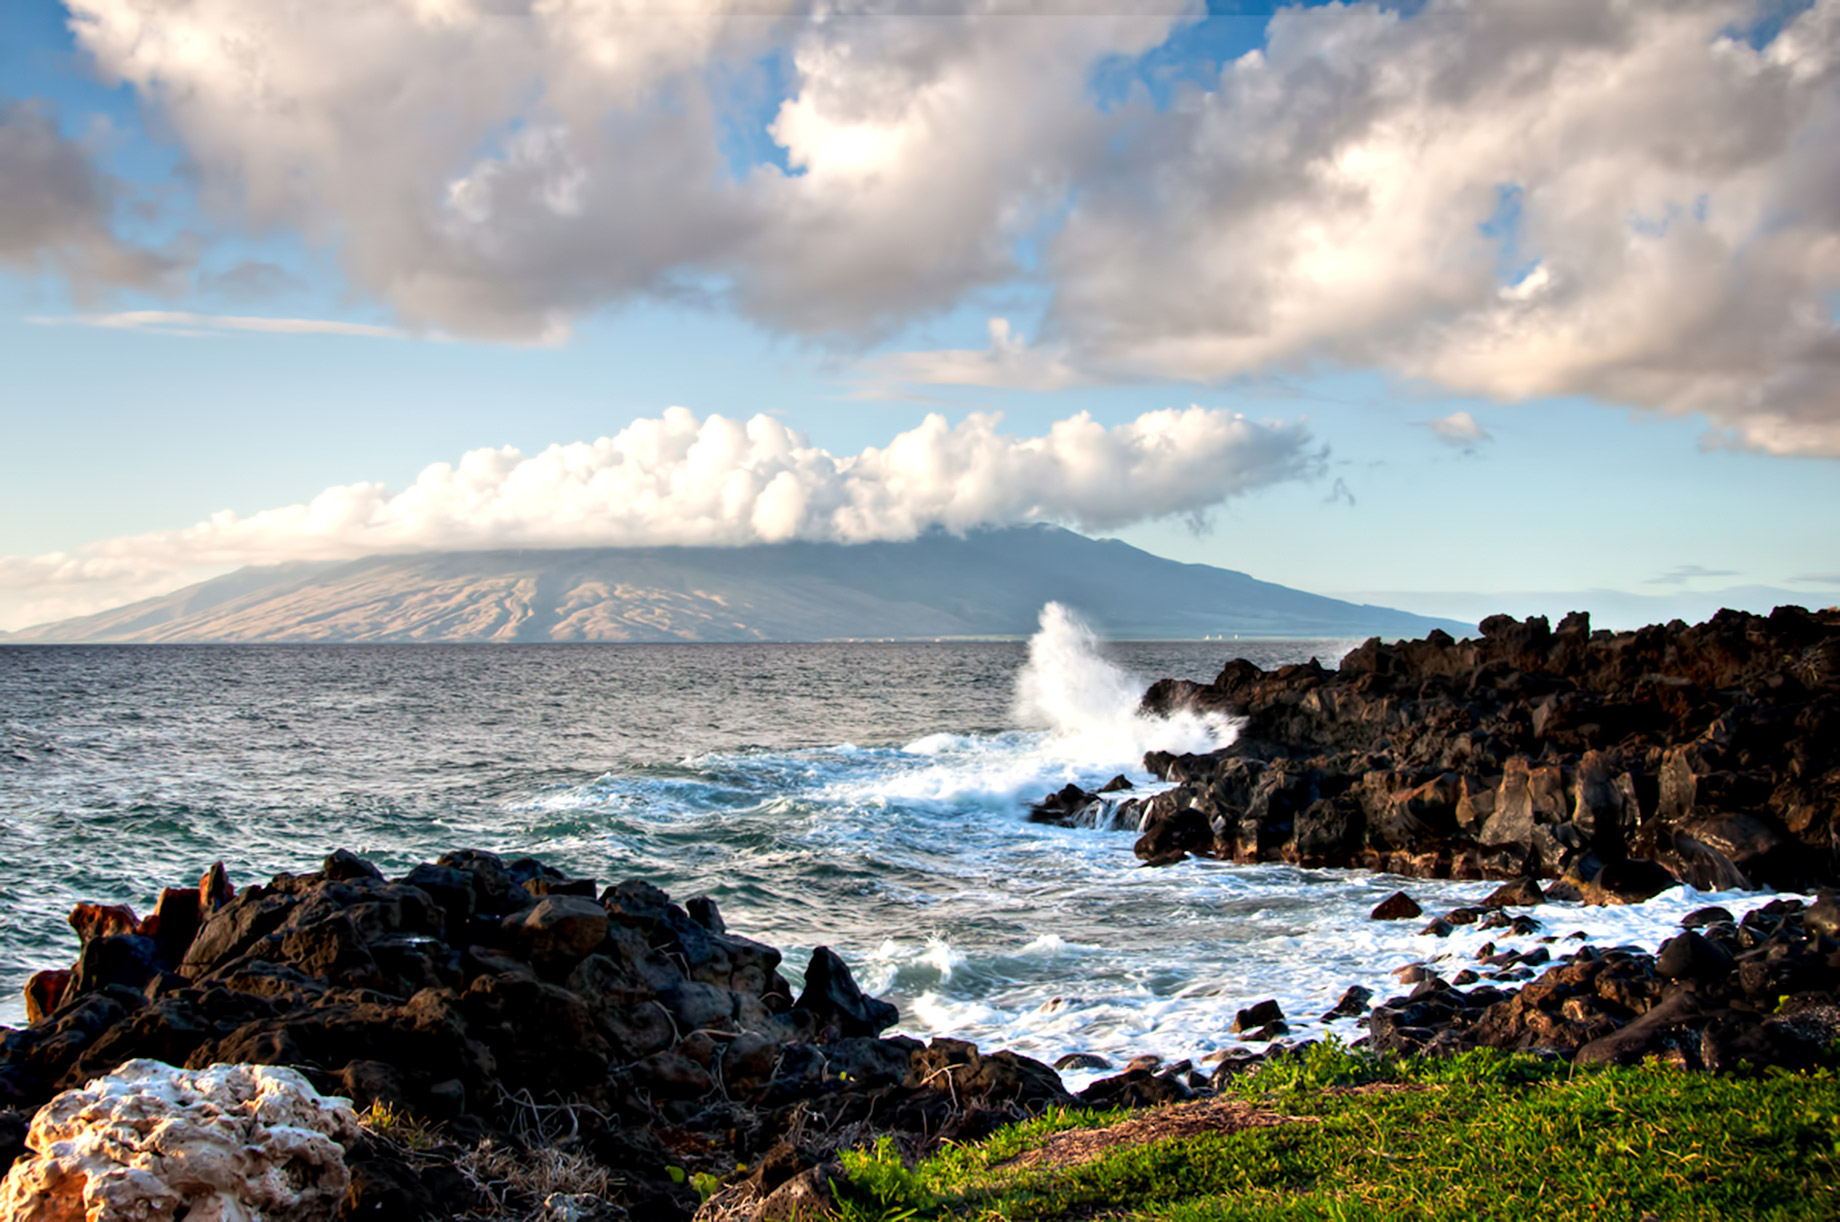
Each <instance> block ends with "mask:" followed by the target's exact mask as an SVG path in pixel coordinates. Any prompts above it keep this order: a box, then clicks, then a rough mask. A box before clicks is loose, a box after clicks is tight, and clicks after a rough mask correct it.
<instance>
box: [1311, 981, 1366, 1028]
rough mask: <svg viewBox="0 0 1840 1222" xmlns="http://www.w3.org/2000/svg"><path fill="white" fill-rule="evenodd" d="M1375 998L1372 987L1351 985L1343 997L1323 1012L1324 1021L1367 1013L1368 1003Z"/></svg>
mask: <svg viewBox="0 0 1840 1222" xmlns="http://www.w3.org/2000/svg"><path fill="white" fill-rule="evenodd" d="M1373 999H1374V991H1373V990H1372V989H1365V988H1362V987H1361V986H1360V985H1358V984H1356V985H1351V986H1349V988H1348V991H1347V992H1345V993H1343V994H1342V999H1341V1000H1340V1001H1338V1002H1336V1003H1335V1005H1334V1006H1332V1007H1331V1008H1330V1009H1328V1010H1327V1011H1325V1012H1324V1013H1323V1016H1322V1021H1323V1022H1325V1023H1326V1022H1332V1021H1334V1020H1335V1019H1338V1018H1353V1017H1354V1016H1356V1015H1357V1014H1365V1013H1366V1012H1367V1003H1368V1002H1370V1001H1372V1000H1373Z"/></svg>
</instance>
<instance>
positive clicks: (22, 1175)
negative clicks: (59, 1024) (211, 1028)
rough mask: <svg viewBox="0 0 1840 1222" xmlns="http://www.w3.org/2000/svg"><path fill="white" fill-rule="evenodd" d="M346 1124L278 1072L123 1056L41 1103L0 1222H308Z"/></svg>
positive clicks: (343, 1184) (287, 1073)
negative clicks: (104, 1071) (106, 1070)
mask: <svg viewBox="0 0 1840 1222" xmlns="http://www.w3.org/2000/svg"><path fill="white" fill-rule="evenodd" d="M357 1137H358V1118H357V1117H356V1116H355V1115H354V1114H353V1113H352V1110H351V1104H350V1103H349V1102H348V1101H347V1100H344V1099H338V1098H330V1097H326V1096H322V1095H321V1094H320V1093H319V1092H318V1091H316V1090H314V1089H313V1087H312V1086H311V1085H309V1084H308V1082H307V1080H306V1079H305V1078H303V1077H301V1076H300V1075H299V1074H298V1073H296V1072H295V1071H293V1070H291V1069H283V1068H278V1067H276V1066H271V1065H213V1066H211V1067H210V1068H209V1069H204V1070H185V1069H174V1068H173V1067H172V1066H171V1065H167V1064H165V1063H164V1062H161V1061H129V1062H127V1063H126V1064H124V1065H122V1066H121V1067H120V1068H119V1069H117V1070H116V1071H115V1072H114V1073H112V1074H110V1075H108V1076H107V1077H103V1078H97V1079H96V1080H95V1081H93V1082H91V1083H90V1084H89V1085H88V1086H86V1087H85V1088H83V1089H82V1090H67V1091H65V1092H64V1093H63V1094H61V1095H59V1096H58V1097H57V1098H55V1099H53V1100H52V1101H51V1102H50V1103H47V1104H46V1105H45V1106H44V1107H42V1108H40V1109H39V1111H38V1115H36V1116H34V1117H33V1118H32V1127H31V1129H30V1130H29V1131H28V1132H27V1134H26V1151H27V1152H26V1155H25V1156H24V1157H23V1158H21V1159H20V1160H19V1161H18V1162H17V1163H15V1164H14V1165H13V1169H12V1170H11V1171H9V1172H7V1176H6V1180H5V1182H4V1183H0V1218H5V1219H8V1220H9V1222H168V1220H171V1219H179V1218H183V1219H184V1220H185V1222H319V1220H321V1219H327V1218H331V1217H332V1216H333V1215H334V1214H336V1213H337V1212H338V1208H339V1203H340V1201H341V1200H343V1198H344V1196H345V1190H346V1189H347V1188H348V1187H349V1186H350V1183H351V1177H350V1174H349V1173H348V1172H347V1171H346V1170H345V1150H344V1146H346V1145H349V1144H350V1143H351V1142H353V1141H355V1140H356V1139H357Z"/></svg>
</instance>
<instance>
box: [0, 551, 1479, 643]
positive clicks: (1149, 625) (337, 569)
mask: <svg viewBox="0 0 1840 1222" xmlns="http://www.w3.org/2000/svg"><path fill="white" fill-rule="evenodd" d="M1050 600H1058V601H1060V602H1062V603H1065V604H1067V605H1068V606H1070V607H1072V608H1074V609H1075V610H1077V611H1078V612H1079V613H1080V614H1081V615H1082V616H1083V617H1084V618H1085V619H1086V620H1087V622H1089V623H1090V624H1092V626H1093V627H1094V629H1095V630H1096V631H1098V632H1100V633H1101V634H1103V635H1105V636H1108V637H1111V638H1113V639H1133V638H1134V639H1152V640H1154V639H1195V638H1200V637H1202V636H1207V635H1218V634H1223V633H1224V634H1228V635H1232V634H1235V633H1237V634H1239V635H1241V636H1247V637H1258V636H1286V637H1366V636H1372V635H1383V636H1422V635H1423V634H1424V633H1426V632H1428V631H1430V630H1431V629H1433V628H1443V629H1445V630H1447V631H1451V632H1455V633H1459V634H1461V633H1463V632H1466V631H1468V630H1469V628H1470V625H1468V624H1464V623H1462V622H1460V621H1455V620H1443V619H1433V618H1429V617H1427V616H1422V615H1413V614H1410V613H1408V612H1404V611H1394V610H1391V609H1388V608H1386V607H1373V606H1366V605H1362V604H1356V603H1349V602H1342V601H1340V600H1339V599H1333V598H1324V597H1322V596H1320V595H1317V594H1306V593H1304V592H1303V591H1301V590H1293V589H1290V588H1288V587H1286V586H1280V585H1274V584H1272V583H1271V582H1267V581H1256V580H1254V579H1253V578H1251V577H1248V576H1247V575H1246V574H1244V573H1236V572H1233V571H1231V570H1228V569H1218V568H1213V567H1211V566H1208V565H1202V564H1180V563H1177V562H1176V561H1173V560H1165V559H1163V558H1161V557H1159V556H1153V555H1151V554H1150V553H1148V552H1144V551H1139V550H1138V549H1137V548H1134V547H1131V546H1129V545H1128V544H1125V543H1121V542H1119V541H1117V540H1115V539H1102V540H1095V539H1088V538H1085V537H1084V536H1082V535H1077V534H1074V533H1072V532H1071V531H1066V530H1061V529H1059V528H1057V527H1051V526H1027V527H1015V528H1010V529H1005V530H988V531H980V532H976V533H973V534H970V535H967V536H964V537H962V538H960V537H956V536H951V535H944V534H936V535H927V536H923V537H921V538H919V539H914V540H911V541H909V542H904V543H860V544H853V545H844V544H836V543H781V544H772V545H763V546H754V547H738V548H702V547H646V548H593V549H583V550H575V551H495V552H445V553H435V554H424V555H412V556H374V557H370V558H368V559H364V560H353V561H349V562H337V563H326V564H295V565H281V566H275V567H269V568H248V569H241V570H239V571H237V572H235V573H231V574H229V575H227V576H224V577H219V578H216V579H215V580H212V581H207V582H203V583H201V584H199V585H195V586H191V587H188V588H187V589H184V590H179V591H176V592H174V593H172V594H168V595H165V596H163V597H160V598H152V599H147V600H145V601H143V602H138V603H134V604H132V605H130V606H126V607H119V608H116V609H115V610H113V611H105V612H102V613H101V614H98V615H89V616H84V617H82V618H80V619H72V620H65V621H62V622H60V623H54V624H44V625H40V626H38V627H35V628H27V629H24V630H22V631H20V632H16V633H14V634H12V635H11V636H10V637H8V638H7V641H8V643H9V644H11V643H19V642H77V641H98V642H99V641H124V642H162V641H526V642H529V641H818V640H838V639H863V638H869V639H899V640H917V639H928V640H930V639H933V638H936V637H1004V636H1009V637H1015V636H1026V635H1028V634H1029V633H1031V632H1033V631H1034V630H1035V623H1036V617H1037V615H1038V614H1039V612H1040V610H1041V606H1042V604H1043V603H1045V602H1048V601H1050Z"/></svg>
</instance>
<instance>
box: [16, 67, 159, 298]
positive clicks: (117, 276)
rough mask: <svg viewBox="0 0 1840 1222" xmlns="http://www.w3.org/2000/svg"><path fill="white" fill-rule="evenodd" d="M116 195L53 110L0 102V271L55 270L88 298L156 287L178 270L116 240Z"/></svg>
mask: <svg viewBox="0 0 1840 1222" xmlns="http://www.w3.org/2000/svg"><path fill="white" fill-rule="evenodd" d="M116 195H117V188H116V184H115V183H114V181H113V180H112V179H110V178H109V176H108V175H106V174H104V173H103V172H102V171H101V170H99V169H98V168H97V167H96V165H95V163H94V161H93V160H92V158H91V156H90V152H89V150H88V149H86V148H85V147H84V146H83V145H82V144H80V143H78V142H76V141H73V140H69V139H66V138H65V136H64V135H63V133H62V132H60V131H59V130H58V125H57V121H56V118H55V117H54V115H53V114H52V112H51V110H50V108H49V107H47V106H44V105H42V104H35V103H31V102H23V101H9V100H5V99H0V265H11V266H13V267H17V268H24V269H26V270H31V271H37V270H42V269H54V270H56V271H58V272H59V273H61V274H62V275H63V276H65V277H66V278H68V279H69V281H70V282H71V283H72V284H73V285H75V286H76V287H77V289H78V290H79V291H80V292H83V293H86V294H87V293H89V292H93V291H95V290H97V289H100V288H103V287H106V286H112V285H135V286H141V287H145V286H149V285H152V284H153V283H155V282H156V281H157V280H158V279H159V278H160V277H161V276H162V275H163V274H165V273H166V272H168V271H170V270H171V268H172V265H171V263H170V262H169V261H168V260H166V259H164V258H162V257H160V256H158V255H155V254H153V253H150V252H148V251H145V250H140V249H137V248H136V247H134V246H133V245H132V244H130V243H127V242H124V241H122V240H121V239H120V238H119V237H117V236H116V234H115V232H114V230H113V228H112V226H111V220H110V213H111V211H112V209H113V207H114V203H115V198H116Z"/></svg>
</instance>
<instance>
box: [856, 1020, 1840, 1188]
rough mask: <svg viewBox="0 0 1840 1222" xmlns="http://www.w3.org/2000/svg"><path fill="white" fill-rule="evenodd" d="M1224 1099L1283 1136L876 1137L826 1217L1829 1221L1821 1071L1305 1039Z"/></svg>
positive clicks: (1834, 1123)
mask: <svg viewBox="0 0 1840 1222" xmlns="http://www.w3.org/2000/svg"><path fill="white" fill-rule="evenodd" d="M1234 1096H1235V1097H1237V1098H1239V1099H1241V1100H1243V1101H1244V1102H1246V1103H1247V1104H1249V1105H1257V1106H1258V1107H1260V1108H1263V1109H1266V1110H1270V1111H1276V1112H1280V1113H1283V1114H1285V1115H1287V1116H1292V1117H1298V1118H1300V1119H1301V1122H1300V1123H1291V1124H1281V1125H1276V1126H1270V1127H1262V1128H1248V1129H1241V1130H1238V1131H1228V1132H1204V1133H1200V1134H1198V1135H1191V1136H1186V1137H1177V1138H1171V1139H1167V1140H1152V1141H1148V1142H1147V1143H1141V1144H1124V1145H1116V1146H1112V1147H1110V1148H1107V1149H1104V1150H1101V1151H1098V1152H1097V1153H1095V1154H1093V1155H1092V1156H1091V1157H1090V1158H1088V1159H1086V1160H1085V1161H1065V1160H1060V1159H1048V1160H1045V1161H1043V1160H1041V1159H1037V1160H1036V1161H1034V1162H1027V1161H1026V1160H1025V1163H1024V1164H1021V1165H1018V1164H1017V1163H1015V1162H1014V1161H1013V1160H1016V1159H1017V1158H1018V1157H1019V1156H1022V1155H1024V1154H1026V1153H1027V1152H1028V1151H1031V1150H1035V1149H1037V1148H1038V1147H1042V1146H1044V1144H1046V1143H1049V1142H1051V1141H1052V1140H1053V1139H1054V1136H1055V1134H1057V1133H1062V1132H1065V1131H1067V1130H1074V1129H1090V1128H1097V1127H1103V1126H1108V1125H1115V1124H1118V1123H1121V1122H1124V1121H1128V1120H1131V1119H1132V1118H1133V1117H1141V1116H1142V1115H1143V1113H1131V1112H1064V1113H1056V1114H1053V1115H1050V1116H1047V1117H1044V1118H1042V1119H1039V1120H1035V1121H1031V1122H1029V1123H1027V1124H1021V1125H1016V1126H1013V1127H1011V1128H1008V1129H1005V1130H1003V1131H1001V1132H999V1133H997V1134H995V1135H993V1136H992V1137H990V1138H989V1139H988V1140H986V1141H984V1142H981V1143H978V1144H977V1145H972V1146H964V1147H955V1148H951V1149H947V1150H945V1151H942V1152H940V1153H938V1154H936V1155H934V1156H933V1157H931V1158H928V1159H926V1160H924V1161H923V1162H921V1163H920V1164H919V1165H918V1166H914V1167H908V1166H906V1165H904V1164H903V1163H902V1161H901V1159H900V1157H899V1155H898V1154H897V1153H896V1151H895V1150H894V1148H893V1146H892V1145H891V1144H889V1143H887V1142H884V1143H883V1144H882V1145H880V1146H879V1147H877V1148H875V1149H873V1150H863V1151H856V1152H853V1153H850V1154H847V1155H846V1156H845V1158H844V1165H845V1167H846V1169H847V1170H848V1172H849V1174H850V1178H851V1185H850V1187H849V1189H848V1191H847V1194H846V1197H845V1199H844V1201H843V1202H842V1205H843V1213H844V1217H845V1219H846V1220H847V1222H901V1220H905V1219H915V1220H922V1219H933V1218H978V1219H1008V1220H1015V1222H1021V1220H1024V1219H1057V1218H1067V1219H1075V1218H1079V1219H1085V1218H1093V1217H1118V1218H1160V1219H1172V1220H1179V1222H1216V1220H1224V1219H1306V1218H1310V1219H1363V1218H1374V1217H1410V1218H1448V1219H1452V1220H1453V1222H1454V1220H1462V1222H1471V1220H1474V1219H1483V1218H1502V1219H1507V1218H1515V1219H1520V1218H1528V1217H1541V1218H1546V1217H1555V1218H1558V1217H1563V1218H1604V1219H1628V1220H1629V1222H1634V1220H1635V1219H1639V1218H1641V1217H1642V1216H1643V1215H1645V1214H1653V1215H1656V1216H1658V1217H1660V1218H1664V1219H1667V1220H1668V1222H1676V1220H1679V1219H1726V1218H1739V1217H1743V1218H1763V1219H1790V1218H1835V1217H1840V1077H1837V1076H1836V1075H1835V1073H1834V1072H1833V1071H1832V1070H1830V1069H1823V1070H1819V1071H1815V1072H1811V1073H1807V1074H1786V1073H1780V1072H1775V1073H1770V1074H1766V1075H1764V1076H1760V1077H1750V1078H1734V1077H1720V1076H1714V1075H1710V1074H1698V1073H1686V1072H1683V1071H1680V1070H1677V1069H1674V1068H1671V1067H1667V1066H1662V1065H1656V1064H1650V1065H1645V1066H1642V1067H1638V1068H1632V1069H1618V1068H1599V1067H1591V1068H1585V1067H1574V1066H1572V1065H1570V1064H1567V1063H1565V1062H1561V1061H1549V1060H1541V1059H1538V1058H1534V1057H1529V1056H1520V1055H1509V1054H1504V1053H1498V1052H1492V1051H1486V1050H1485V1051H1481V1052H1476V1053H1469V1054H1465V1055H1463V1056H1459V1057H1453V1058H1448V1059H1441V1060H1415V1059H1397V1058H1386V1057H1372V1056H1367V1055H1365V1054H1361V1053H1356V1052H1351V1051H1349V1050H1347V1049H1345V1048H1341V1047H1339V1046H1336V1045H1317V1046H1315V1047H1313V1048H1311V1049H1309V1050H1307V1051H1306V1052H1305V1053H1304V1054H1303V1055H1302V1056H1299V1057H1296V1058H1293V1059H1290V1060H1287V1061H1283V1062H1279V1063H1274V1064H1270V1065H1267V1066H1265V1067H1263V1068H1261V1069H1260V1070H1259V1071H1258V1072H1256V1073H1254V1074H1252V1075H1249V1076H1248V1077H1247V1078H1245V1079H1243V1080H1242V1081H1241V1082H1240V1083H1239V1084H1238V1085H1237V1086H1236V1087H1235V1089H1234Z"/></svg>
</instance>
